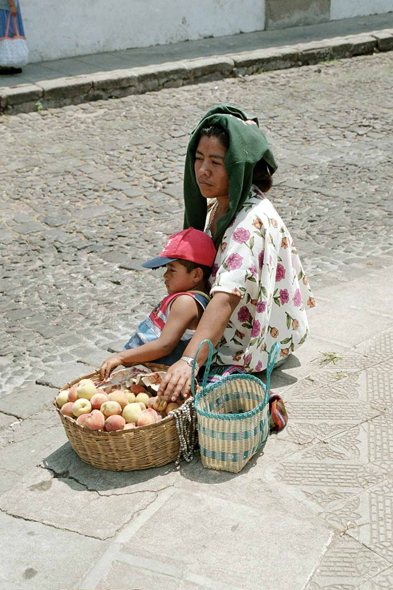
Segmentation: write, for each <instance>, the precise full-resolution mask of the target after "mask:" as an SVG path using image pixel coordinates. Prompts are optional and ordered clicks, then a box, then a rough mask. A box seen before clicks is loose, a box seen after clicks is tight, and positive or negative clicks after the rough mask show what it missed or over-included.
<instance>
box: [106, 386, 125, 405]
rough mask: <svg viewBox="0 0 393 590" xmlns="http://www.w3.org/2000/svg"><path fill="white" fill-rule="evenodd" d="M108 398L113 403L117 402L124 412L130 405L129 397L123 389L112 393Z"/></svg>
mask: <svg viewBox="0 0 393 590" xmlns="http://www.w3.org/2000/svg"><path fill="white" fill-rule="evenodd" d="M108 398H109V400H110V401H111V402H117V403H118V404H120V405H121V409H122V410H123V409H124V408H125V406H126V405H127V404H128V397H127V395H126V393H125V392H124V391H123V390H122V389H115V390H114V391H111V393H110V394H109V395H108Z"/></svg>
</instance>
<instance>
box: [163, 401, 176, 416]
mask: <svg viewBox="0 0 393 590" xmlns="http://www.w3.org/2000/svg"><path fill="white" fill-rule="evenodd" d="M179 407H180V406H179V404H176V403H175V402H171V403H170V404H168V405H167V407H166V408H165V414H166V415H167V416H168V414H169V412H172V410H177V409H178V408H179Z"/></svg>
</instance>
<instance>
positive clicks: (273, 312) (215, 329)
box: [158, 106, 315, 400]
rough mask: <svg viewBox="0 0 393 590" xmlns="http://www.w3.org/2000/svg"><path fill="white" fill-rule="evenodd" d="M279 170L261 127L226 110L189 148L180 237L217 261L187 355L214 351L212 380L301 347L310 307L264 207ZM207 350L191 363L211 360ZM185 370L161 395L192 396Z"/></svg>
mask: <svg viewBox="0 0 393 590" xmlns="http://www.w3.org/2000/svg"><path fill="white" fill-rule="evenodd" d="M276 168H277V165H276V162H275V159H274V156H273V153H272V152H271V150H270V148H269V145H268V142H267V140H266V137H265V136H264V134H263V133H262V131H261V130H260V129H259V126H258V119H256V118H250V117H248V116H247V115H246V114H245V113H244V112H243V111H241V110H239V109H237V108H235V107H230V106H219V107H216V108H214V109H212V110H211V111H209V112H208V113H207V114H206V115H205V117H203V119H202V120H201V122H200V123H199V125H198V127H197V128H196V129H195V131H194V132H193V133H192V135H191V139H190V142H189V145H188V150H187V156H186V164H185V175H184V202H185V227H194V228H197V229H204V230H205V231H206V232H207V233H208V234H210V235H211V236H212V237H213V240H214V242H215V245H216V247H217V256H216V258H215V262H214V265H213V271H212V275H211V277H210V295H211V296H212V299H211V301H210V302H209V304H208V306H207V308H206V311H205V313H204V314H203V316H202V320H201V322H200V323H199V325H198V328H197V330H196V332H195V335H194V336H193V338H192V339H191V341H190V343H189V344H188V346H187V348H186V350H185V351H184V355H185V356H187V357H194V356H195V354H196V352H197V349H198V347H199V345H200V343H201V342H202V340H205V339H209V340H211V341H212V343H213V345H214V346H215V348H216V353H215V357H214V359H213V362H214V363H215V367H214V369H213V371H214V372H215V373H218V374H220V373H221V374H222V373H223V372H224V371H225V370H226V367H231V368H233V367H237V368H238V369H239V371H246V372H248V373H254V372H260V371H263V370H264V369H266V366H267V359H268V354H269V351H270V350H271V348H272V346H273V344H274V343H275V342H280V344H281V353H280V354H281V360H284V359H285V358H286V357H287V356H288V355H290V354H291V353H292V352H294V351H295V350H296V349H297V348H298V347H299V346H301V344H303V343H304V341H305V340H306V338H307V336H308V334H309V327H308V321H307V316H306V309H307V308H312V307H314V305H315V300H314V297H313V295H312V293H311V291H310V287H309V285H308V282H307V278H306V276H305V273H304V270H303V267H302V264H301V262H300V259H299V256H298V253H297V250H296V248H295V244H294V242H293V239H292V237H291V235H290V233H289V231H288V229H287V227H286V225H285V223H284V222H283V220H282V219H281V217H280V215H279V214H278V212H277V211H276V209H275V208H274V206H273V204H272V203H271V202H270V201H269V200H268V199H267V198H266V196H265V194H266V192H267V191H268V190H269V189H270V188H271V186H272V175H273V173H274V172H275V171H276ZM207 356H208V347H207V345H205V346H203V347H202V348H201V350H200V352H199V354H198V358H197V362H198V365H199V366H201V365H202V364H203V363H204V362H205V361H206V359H207ZM190 388H191V368H190V367H189V366H188V365H187V364H186V363H185V362H184V361H182V360H180V361H178V362H177V363H175V364H174V365H172V367H170V369H169V371H168V372H167V375H166V377H165V379H164V381H163V383H162V385H161V386H160V389H159V392H158V393H159V395H162V396H163V397H165V398H167V399H168V398H171V399H173V400H174V399H176V398H177V397H178V396H179V394H180V393H182V395H183V396H185V397H186V396H188V395H189V393H190Z"/></svg>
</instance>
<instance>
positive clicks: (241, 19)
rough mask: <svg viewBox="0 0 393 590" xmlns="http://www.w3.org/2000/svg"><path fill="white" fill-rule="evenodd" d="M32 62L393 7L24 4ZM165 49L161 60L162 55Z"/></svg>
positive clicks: (218, 2) (233, 0)
mask: <svg viewBox="0 0 393 590" xmlns="http://www.w3.org/2000/svg"><path fill="white" fill-rule="evenodd" d="M21 6H22V13H23V19H24V24H25V32H26V37H27V41H28V45H29V49H30V62H32V63H37V62H45V61H50V60H58V59H62V58H70V57H78V56H83V55H84V56H86V55H89V54H99V53H104V52H112V51H122V50H126V49H130V48H138V47H149V46H161V45H167V44H174V43H178V42H180V41H191V40H197V39H206V38H209V37H225V36H228V35H235V34H239V33H249V32H255V31H263V30H265V29H284V28H288V27H294V26H296V27H297V26H304V25H306V26H307V25H315V24H320V23H325V22H329V21H330V20H339V19H345V18H352V17H356V16H365V15H371V14H384V13H387V12H389V11H393V0H199V2H198V3H195V2H187V1H186V0H171V1H170V2H168V1H167V0H118V1H117V2H116V3H114V4H113V5H112V6H111V5H110V3H108V2H107V0H67V2H63V3H62V2H58V1H57V0H36V1H35V2H31V1H30V2H29V0H21ZM159 51H160V49H159V47H158V48H157V52H159Z"/></svg>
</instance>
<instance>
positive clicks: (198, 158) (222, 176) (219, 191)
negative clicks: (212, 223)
mask: <svg viewBox="0 0 393 590" xmlns="http://www.w3.org/2000/svg"><path fill="white" fill-rule="evenodd" d="M226 152H227V148H226V147H224V146H223V145H222V144H221V142H220V141H219V139H217V137H206V136H202V137H201V139H200V141H199V143H198V147H197V149H196V152H195V164H194V170H195V178H196V181H197V184H198V187H199V190H200V191H201V194H202V196H204V197H205V198H206V199H217V198H219V197H221V198H223V197H224V198H227V199H228V197H229V182H228V175H227V171H226V169H225V165H224V158H225V154H226Z"/></svg>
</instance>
